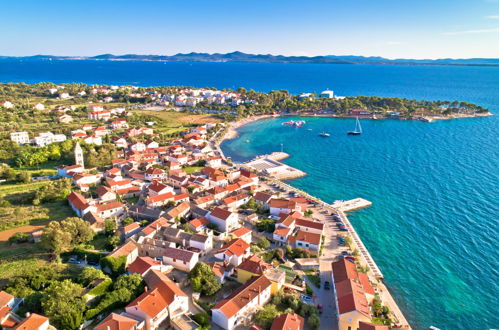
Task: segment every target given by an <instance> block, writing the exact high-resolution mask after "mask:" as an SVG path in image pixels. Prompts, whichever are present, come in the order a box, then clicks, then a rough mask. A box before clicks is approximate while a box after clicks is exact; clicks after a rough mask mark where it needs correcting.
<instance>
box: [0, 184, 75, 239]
mask: <svg viewBox="0 0 499 330" xmlns="http://www.w3.org/2000/svg"><path fill="white" fill-rule="evenodd" d="M45 184H47V182H46V181H45V182H44V181H41V182H30V183H26V184H20V183H17V184H5V185H0V198H2V199H3V200H6V201H8V202H10V205H8V206H3V207H0V230H6V229H12V228H19V227H23V226H34V225H38V226H40V225H42V226H43V225H46V224H47V223H48V222H49V221H51V220H60V219H63V218H66V217H68V216H72V215H73V212H72V210H71V208H70V207H69V206H68V205H67V203H66V202H65V201H64V202H56V203H44V204H40V205H32V204H30V203H27V204H23V200H29V198H28V197H29V195H30V194H31V193H32V192H33V191H35V190H36V189H38V188H40V187H41V186H43V185H45ZM24 203H25V202H24ZM31 229H32V228H30V227H27V228H20V229H19V231H25V232H32V231H33V230H31ZM14 232H15V231H14ZM14 232H7V233H5V232H0V241H2V240H7V239H8V238H9V237H10V236H11V235H12V234H14Z"/></svg>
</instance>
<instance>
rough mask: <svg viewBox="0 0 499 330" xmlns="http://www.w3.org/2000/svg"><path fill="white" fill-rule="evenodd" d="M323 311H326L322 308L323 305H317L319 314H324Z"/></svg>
mask: <svg viewBox="0 0 499 330" xmlns="http://www.w3.org/2000/svg"><path fill="white" fill-rule="evenodd" d="M323 310H324V308H323V307H322V304H318V305H317V311H318V312H319V314H322V311H323Z"/></svg>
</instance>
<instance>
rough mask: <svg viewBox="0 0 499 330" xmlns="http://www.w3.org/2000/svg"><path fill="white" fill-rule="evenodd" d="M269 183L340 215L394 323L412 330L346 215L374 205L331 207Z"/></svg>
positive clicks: (349, 203) (351, 202)
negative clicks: (375, 281) (374, 280)
mask: <svg viewBox="0 0 499 330" xmlns="http://www.w3.org/2000/svg"><path fill="white" fill-rule="evenodd" d="M269 183H273V184H275V185H276V186H278V187H279V188H281V189H284V190H289V191H293V192H295V193H297V194H300V195H302V196H303V197H305V198H307V199H309V200H311V201H313V202H314V203H316V204H317V205H319V206H322V207H324V208H325V209H326V210H328V211H330V212H335V213H337V214H338V216H339V217H340V219H341V221H342V222H343V223H344V224H345V227H346V228H347V230H348V235H349V236H350V237H351V238H352V243H353V245H354V248H356V249H357V250H358V251H359V253H360V257H361V258H362V259H363V260H364V261H365V263H366V265H367V267H368V268H369V271H370V272H371V273H372V274H373V277H374V278H375V279H376V280H377V285H378V291H379V294H380V296H381V297H382V301H383V302H384V303H385V304H387V305H388V306H389V308H390V310H391V313H392V315H393V316H394V321H395V322H396V323H397V324H399V325H400V327H401V328H403V329H406V330H410V329H411V326H410V325H409V323H408V322H407V320H406V318H405V316H404V314H403V313H402V311H401V310H400V308H399V307H398V305H397V303H396V302H395V300H394V299H393V297H392V295H391V294H390V291H389V290H388V288H387V287H386V285H385V284H384V283H383V273H381V270H380V269H379V267H378V265H377V264H376V262H375V261H374V259H373V257H372V256H371V254H370V253H369V251H368V250H367V248H366V246H365V245H364V243H363V242H362V240H361V239H360V237H359V235H358V234H357V232H356V231H355V228H354V227H353V226H352V224H351V223H350V221H349V220H348V218H347V215H346V213H345V212H348V211H352V210H358V209H360V208H364V207H368V206H371V205H372V203H371V202H370V201H368V200H366V199H363V198H355V199H352V200H349V201H336V202H335V203H333V204H332V205H331V204H328V203H326V202H324V201H322V200H321V199H319V198H317V197H314V196H311V195H310V194H308V193H306V192H305V191H303V190H300V189H298V188H295V187H293V186H290V185H289V184H287V183H284V182H282V181H280V180H277V179H270V180H269Z"/></svg>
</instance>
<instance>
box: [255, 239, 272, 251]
mask: <svg viewBox="0 0 499 330" xmlns="http://www.w3.org/2000/svg"><path fill="white" fill-rule="evenodd" d="M257 245H258V247H259V248H261V249H263V250H267V249H268V248H269V247H270V242H269V240H268V239H266V238H265V237H261V238H260V239H258V244H257Z"/></svg>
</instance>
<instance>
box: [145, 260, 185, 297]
mask: <svg viewBox="0 0 499 330" xmlns="http://www.w3.org/2000/svg"><path fill="white" fill-rule="evenodd" d="M144 281H145V282H146V284H147V285H148V286H150V287H151V288H156V289H158V290H159V293H160V294H161V295H162V296H163V298H164V299H165V301H166V302H167V303H168V305H170V304H171V303H172V302H173V301H174V300H175V297H187V295H186V294H185V293H184V291H182V290H181V289H180V288H179V287H178V286H177V285H176V284H175V283H173V282H172V281H171V280H170V279H169V278H168V277H167V276H166V275H165V274H163V273H161V272H160V271H159V270H156V269H152V270H151V271H149V272H147V274H146V275H145V276H144Z"/></svg>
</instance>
